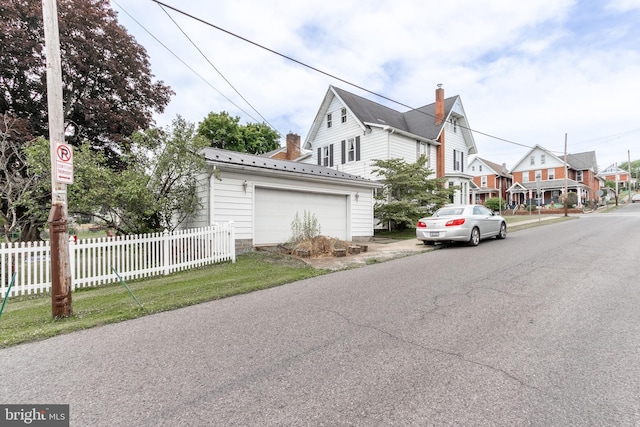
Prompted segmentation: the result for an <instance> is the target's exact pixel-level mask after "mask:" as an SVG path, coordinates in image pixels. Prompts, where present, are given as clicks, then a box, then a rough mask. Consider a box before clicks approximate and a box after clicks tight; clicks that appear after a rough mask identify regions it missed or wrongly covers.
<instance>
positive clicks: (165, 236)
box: [162, 228, 171, 276]
mask: <svg viewBox="0 0 640 427" xmlns="http://www.w3.org/2000/svg"><path fill="white" fill-rule="evenodd" d="M162 245H163V251H162V262H163V267H164V269H163V274H164V275H165V276H166V275H168V274H169V270H170V269H169V267H170V264H171V254H170V253H169V250H170V245H169V230H167V229H166V228H165V229H164V232H163V233H162Z"/></svg>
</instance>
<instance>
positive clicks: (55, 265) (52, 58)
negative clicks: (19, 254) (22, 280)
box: [42, 0, 73, 318]
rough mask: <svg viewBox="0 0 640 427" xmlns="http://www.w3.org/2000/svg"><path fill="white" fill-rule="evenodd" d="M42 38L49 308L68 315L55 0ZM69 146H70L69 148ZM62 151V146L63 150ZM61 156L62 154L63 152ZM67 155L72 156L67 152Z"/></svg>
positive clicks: (47, 2) (45, 6) (47, 8)
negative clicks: (48, 206) (48, 199)
mask: <svg viewBox="0 0 640 427" xmlns="http://www.w3.org/2000/svg"><path fill="white" fill-rule="evenodd" d="M42 18H43V23H44V41H45V51H46V58H47V106H48V112H49V144H50V145H49V147H50V148H49V149H50V152H51V211H50V213H49V230H50V233H51V311H52V314H53V317H54V318H58V317H69V316H70V315H71V314H72V312H73V310H72V307H71V266H70V262H69V229H68V227H67V224H68V221H67V184H66V183H65V181H64V180H60V179H59V177H60V175H61V174H60V173H58V163H59V159H60V153H59V151H58V146H59V144H64V116H63V103H62V67H61V64H60V62H61V61H60V35H59V30H58V12H57V6H56V1H55V0H42ZM69 150H70V148H69ZM63 151H64V150H63ZM62 157H63V158H64V155H63V156H62ZM69 159H72V157H71V156H70V157H69Z"/></svg>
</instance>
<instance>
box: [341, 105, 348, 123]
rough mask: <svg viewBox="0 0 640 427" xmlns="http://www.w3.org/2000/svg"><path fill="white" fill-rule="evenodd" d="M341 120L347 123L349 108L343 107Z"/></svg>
mask: <svg viewBox="0 0 640 427" xmlns="http://www.w3.org/2000/svg"><path fill="white" fill-rule="evenodd" d="M340 121H341V122H342V123H347V109H346V108H343V109H342V112H341V113H340Z"/></svg>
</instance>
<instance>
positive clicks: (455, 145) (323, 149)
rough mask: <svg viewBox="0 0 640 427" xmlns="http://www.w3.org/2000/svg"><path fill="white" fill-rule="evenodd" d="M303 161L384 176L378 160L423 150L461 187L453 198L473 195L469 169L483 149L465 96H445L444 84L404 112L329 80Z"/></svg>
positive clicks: (410, 156) (412, 157)
mask: <svg viewBox="0 0 640 427" xmlns="http://www.w3.org/2000/svg"><path fill="white" fill-rule="evenodd" d="M302 148H303V149H304V150H310V151H311V156H308V157H306V158H305V159H304V160H303V161H304V162H308V163H315V164H316V165H321V166H325V167H328V168H332V169H334V170H338V171H341V172H346V173H349V174H353V175H359V176H362V177H364V178H368V179H371V180H376V179H379V177H378V176H377V175H375V174H374V173H373V172H372V169H373V161H374V160H389V159H394V158H400V159H403V160H405V161H406V162H409V163H412V162H415V161H416V160H417V159H418V158H419V157H420V156H421V155H423V154H424V155H426V156H427V158H428V163H427V167H429V168H430V169H432V170H433V171H434V173H435V176H436V177H445V178H446V186H447V187H453V186H456V187H459V188H460V189H459V190H457V191H456V192H455V195H454V197H453V200H452V203H455V204H464V203H469V202H470V201H471V186H472V179H473V176H472V175H470V174H469V173H468V171H467V161H468V158H469V155H470V154H475V153H476V152H477V149H476V145H475V142H474V140H473V135H472V133H471V131H470V129H469V123H468V120H467V116H466V114H465V112H464V108H463V107H462V101H461V99H460V96H454V97H451V98H447V99H445V98H444V89H442V87H440V85H438V88H437V89H436V101H435V102H434V103H432V104H429V105H425V106H423V107H420V108H418V109H415V110H410V111H407V112H404V113H401V112H399V111H396V110H394V109H392V108H389V107H386V106H384V105H382V104H378V103H376V102H373V101H371V100H368V99H366V98H363V97H361V96H358V95H355V94H353V93H350V92H347V91H345V90H342V89H339V88H337V87H334V86H329V89H328V90H327V93H326V95H325V97H324V100H323V101H322V104H321V105H320V109H319V110H318V113H317V115H316V118H315V120H314V121H313V125H312V126H311V129H310V131H309V133H308V135H307V138H306V140H305V142H304V144H303V147H302Z"/></svg>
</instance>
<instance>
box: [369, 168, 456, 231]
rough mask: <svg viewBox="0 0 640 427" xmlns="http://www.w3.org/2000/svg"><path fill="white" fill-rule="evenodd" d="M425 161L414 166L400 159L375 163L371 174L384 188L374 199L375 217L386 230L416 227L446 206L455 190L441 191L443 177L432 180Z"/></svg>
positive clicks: (446, 189) (445, 189) (442, 188)
mask: <svg viewBox="0 0 640 427" xmlns="http://www.w3.org/2000/svg"><path fill="white" fill-rule="evenodd" d="M426 163H427V158H426V157H425V156H421V157H420V158H419V159H418V160H417V161H416V162H415V163H407V162H405V161H404V160H402V159H391V160H374V162H373V166H374V169H373V173H376V174H377V175H378V176H380V177H381V178H382V181H383V183H384V187H383V188H382V191H381V192H379V193H378V195H377V196H376V204H375V206H374V215H375V217H376V218H377V219H378V220H379V221H380V222H382V223H386V224H389V228H399V229H403V228H406V227H415V223H416V221H417V220H418V219H419V218H420V217H422V216H425V215H428V214H430V213H432V212H434V211H435V210H436V209H438V208H439V207H441V206H443V205H444V204H446V203H449V201H450V198H451V196H452V195H453V192H454V190H455V188H444V179H443V178H433V171H432V170H431V169H429V168H427V167H426Z"/></svg>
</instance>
